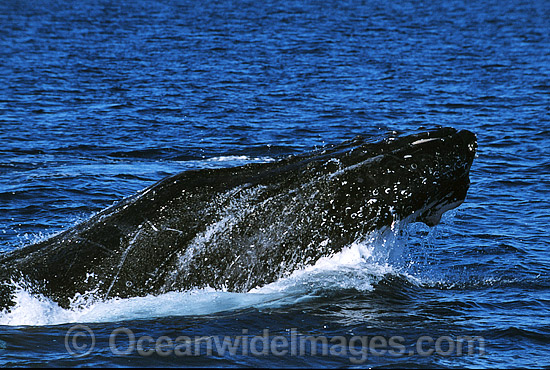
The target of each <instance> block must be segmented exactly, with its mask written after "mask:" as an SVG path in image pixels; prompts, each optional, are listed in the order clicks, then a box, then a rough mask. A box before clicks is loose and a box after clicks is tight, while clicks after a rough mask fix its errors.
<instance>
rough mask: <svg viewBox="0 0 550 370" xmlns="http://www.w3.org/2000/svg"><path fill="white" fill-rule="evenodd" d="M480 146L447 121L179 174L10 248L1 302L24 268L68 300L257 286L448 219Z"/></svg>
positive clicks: (4, 258)
mask: <svg viewBox="0 0 550 370" xmlns="http://www.w3.org/2000/svg"><path fill="white" fill-rule="evenodd" d="M476 148H477V143H476V137H475V135H474V134H473V133H471V132H469V131H465V130H462V131H457V130H455V129H453V128H440V129H436V130H432V131H427V132H422V133H416V134H413V135H409V136H401V137H392V138H387V139H384V140H382V141H381V142H376V143H372V142H367V141H366V140H364V139H362V138H360V137H357V138H355V139H353V140H350V141H347V142H344V143H342V144H340V145H336V146H328V147H324V148H322V149H320V150H316V151H313V152H311V153H308V154H302V155H296V156H290V157H286V158H282V159H280V160H278V161H275V162H269V163H251V164H247V165H244V166H240V167H232V168H220V169H201V170H191V171H185V172H182V173H179V174H176V175H174V176H171V177H168V178H165V179H163V180H161V181H159V182H157V183H156V184H154V185H152V186H150V187H148V188H146V189H144V190H143V191H141V192H139V193H137V194H135V195H134V196H131V197H129V198H126V199H124V200H122V201H120V202H119V203H118V204H115V205H114V206H111V207H109V208H107V209H105V210H103V211H101V212H99V213H98V214H96V215H94V216H93V217H92V218H90V219H89V220H87V221H85V222H82V223H81V224H78V225H76V226H74V227H72V228H70V229H68V230H66V231H64V232H61V233H60V234H57V235H55V236H53V237H51V238H49V239H47V240H44V241H42V242H39V243H37V244H33V245H29V246H26V247H23V248H20V249H16V250H14V251H11V252H9V253H4V254H2V255H0V282H1V284H2V287H1V289H0V308H1V307H2V306H3V307H8V306H10V305H12V304H13V286H12V283H13V282H14V281H18V280H21V279H22V280H24V281H26V282H32V285H33V287H34V288H33V289H35V291H36V292H37V293H40V294H43V295H45V296H47V297H50V298H51V299H52V300H54V301H56V302H58V303H59V304H60V305H61V306H65V307H66V306H68V305H69V303H70V299H71V298H73V297H74V296H75V295H76V294H77V293H81V294H84V293H85V292H90V291H94V292H95V293H94V294H95V296H96V297H99V298H101V299H106V298H111V297H121V298H126V297H134V296H144V295H147V294H161V293H165V292H169V291H180V290H188V289H192V288H201V287H206V286H209V287H213V288H216V289H225V290H229V291H238V292H246V291H248V290H250V289H252V288H254V287H257V286H262V285H265V284H267V283H270V282H273V281H275V280H277V279H279V278H281V277H284V276H288V275H289V274H290V273H292V272H293V271H294V270H296V269H299V268H301V267H304V266H306V265H310V264H313V263H315V262H316V261H317V260H318V259H319V258H320V257H322V256H328V255H331V254H334V253H336V252H339V251H340V250H341V249H342V248H343V247H345V246H346V245H349V244H350V243H352V242H353V241H355V240H357V239H360V238H361V237H364V236H365V235H367V234H369V233H370V232H372V231H374V230H378V229H383V228H386V227H391V226H392V225H393V223H394V222H396V221H399V220H404V219H407V220H408V221H410V222H414V221H421V222H424V223H426V224H427V225H430V226H432V225H435V224H437V223H438V222H439V220H440V218H441V215H442V214H443V213H444V212H445V211H447V210H449V209H452V208H455V207H457V206H458V205H460V204H461V203H462V202H463V201H464V199H465V197H466V193H467V190H468V187H469V183H470V182H469V170H470V167H471V165H472V161H473V159H474V157H475V152H476Z"/></svg>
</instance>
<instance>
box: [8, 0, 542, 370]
mask: <svg viewBox="0 0 550 370" xmlns="http://www.w3.org/2000/svg"><path fill="white" fill-rule="evenodd" d="M0 24H1V25H2V26H1V27H0V77H1V79H0V81H1V82H0V144H1V145H0V251H1V252H7V251H10V250H12V249H14V248H18V247H21V246H24V245H27V244H30V243H32V242H35V241H38V240H42V239H44V238H46V237H47V236H48V235H53V234H55V233H57V232H60V231H62V230H64V229H66V228H68V227H71V226H72V225H74V224H76V223H78V222H79V221H82V220H84V219H87V218H88V217H90V216H91V215H92V214H94V213H96V212H98V211H99V210H101V209H103V208H105V207H107V206H109V205H111V204H113V203H114V202H116V201H119V200H120V199H122V198H124V197H127V196H130V195H132V194H133V193H135V192H136V191H138V190H141V189H143V188H145V187H146V186H149V185H151V184H153V183H154V182H155V181H157V180H160V179H162V178H163V177H165V176H167V175H170V174H174V173H177V172H180V171H184V170H188V169H196V168H205V167H225V166H234V165H241V164H244V163H248V162H252V161H269V160H274V159H276V158H278V157H280V156H284V155H289V154H297V153H303V152H305V151H308V150H311V149H314V148H318V147H320V146H322V145H326V144H337V143H340V142H341V141H343V140H346V139H350V138H352V137H354V136H355V135H358V134H361V135H363V136H366V137H368V138H369V139H372V140H373V141H375V140H378V139H380V138H383V137H385V136H387V135H388V134H389V133H392V132H394V131H396V132H398V133H402V134H406V133H408V132H411V131H416V130H418V129H419V128H420V127H425V128H431V127H435V126H437V125H442V126H453V127H455V128H457V129H468V130H471V131H473V132H475V133H476V134H477V136H478V144H479V151H478V157H477V158H476V160H475V162H474V165H473V167H472V170H471V181H472V185H471V187H470V190H469V194H468V197H467V200H466V202H465V203H464V204H463V205H461V206H460V207H459V208H458V209H457V210H455V211H451V212H449V213H448V214H447V215H446V216H445V217H444V219H443V221H442V223H441V224H440V225H438V226H437V227H436V228H435V229H429V228H427V227H425V226H421V225H409V226H406V227H405V228H404V230H402V232H401V233H399V234H398V235H397V234H396V235H393V236H390V237H387V236H380V235H379V236H378V239H376V238H375V239H376V240H372V241H371V242H369V243H366V244H364V245H352V246H350V247H349V249H348V250H346V251H345V252H343V253H342V254H340V255H338V256H335V257H333V258H331V259H328V260H324V261H322V263H320V264H318V265H316V266H313V267H311V268H310V269H307V270H306V271H299V272H297V273H296V274H295V275H293V276H291V277H290V278H288V279H286V280H284V281H278V282H275V283H273V284H270V285H269V286H267V287H262V288H258V289H257V290H254V291H252V292H250V293H245V294H236V293H229V292H220V291H212V290H200V291H192V292H182V293H174V294H168V295H165V296H161V297H143V298H141V299H135V300H132V299H128V300H113V301H109V302H99V303H97V302H96V303H93V304H90V305H88V306H80V307H79V308H76V306H75V308H74V309H71V310H64V309H61V308H59V307H58V306H56V305H55V304H54V303H53V302H50V301H48V300H46V299H42V298H40V297H32V296H29V294H28V293H27V292H26V291H25V290H24V289H23V290H22V291H21V292H20V293H19V295H18V303H19V306H18V308H17V309H16V310H14V311H13V312H4V313H1V314H0V365H1V366H5V365H16V366H17V365H18V366H54V365H57V366H88V365H96V366H107V365H113V366H135V365H143V366H159V365H163V366H238V367H246V366H262V367H312V366H315V367H336V366H338V367H348V366H349V367H353V366H371V367H388V366H389V367H391V366H405V367H449V368H455V367H460V368H462V367H468V368H474V367H475V368H483V367H549V366H550V361H549V356H548V353H549V352H548V344H549V343H550V257H549V256H548V250H549V247H550V243H549V242H548V226H549V224H550V211H549V209H550V190H549V189H550V176H549V175H550V159H549V158H550V2H547V1H521V0H504V1H502V0H500V1H496V0H480V1H471V2H470V1H460V0H444V1H438V2H417V1H396V2H382V1H370V0H367V1H352V0H343V1H338V2H319V1H279V2H276V1H262V2H253V1H229V0H222V1H212V2H207V3H204V2H196V1H183V0H182V1H175V0H174V1H168V0H166V1H143V0H135V1H118V2H114V1H79V2H69V1H61V0H59V1H57V0H49V1H39V0H36V1H30V0H29V1H27V0H22V1H15V0H13V1H12V0H7V1H3V2H2V3H1V4H0ZM382 239H385V240H382ZM82 307H84V308H82ZM75 324H85V325H86V326H87V327H88V328H89V329H90V330H92V331H93V333H94V336H95V347H94V349H93V351H91V353H90V354H89V355H87V356H82V357H78V356H74V355H72V354H71V353H70V351H69V350H68V349H67V348H66V346H65V339H66V335H67V333H68V331H69V330H70V329H71V328H72V327H73V326H74V325H75ZM120 327H126V328H129V329H131V330H132V331H133V332H135V335H136V337H141V336H143V335H149V336H151V337H152V338H159V337H161V336H167V337H170V338H177V337H178V336H189V337H194V336H202V337H210V338H212V337H219V336H221V337H223V336H232V337H236V336H239V335H245V336H246V335H248V336H260V335H262V333H263V330H264V329H268V330H269V333H270V335H271V336H284V337H289V336H290V335H292V333H293V331H294V330H295V331H296V332H298V333H300V335H315V336H326V337H329V338H334V337H337V336H344V337H346V338H351V337H352V336H368V337H374V336H380V337H384V338H390V337H392V336H400V337H403V338H404V343H405V347H406V349H407V353H408V351H409V349H415V340H416V339H417V338H419V337H421V336H430V337H432V338H439V337H449V338H453V339H456V338H458V337H461V336H479V337H482V338H483V339H484V341H485V342H484V343H485V350H484V351H483V353H478V352H476V353H474V354H472V355H456V354H451V355H444V354H440V353H439V354H438V353H436V354H433V355H430V356H427V355H419V354H414V355H403V356H392V355H391V354H389V353H385V354H384V355H376V354H375V355H372V354H371V355H370V356H369V357H368V358H367V359H365V360H364V361H362V362H361V363H354V362H352V361H350V357H353V356H350V354H349V353H347V354H346V353H344V354H342V353H330V354H329V355H318V354H317V355H311V353H309V354H307V353H306V354H304V355H292V354H287V355H276V354H273V353H272V354H269V355H266V356H255V355H250V354H248V355H246V354H243V349H242V348H241V349H240V352H239V353H237V354H225V355H219V354H215V353H214V354H211V355H208V354H204V355H200V356H191V355H187V356H178V355H176V354H175V353H171V354H170V355H169V356H162V355H159V354H153V355H151V356H143V355H141V354H139V353H137V352H135V351H134V352H132V353H131V354H129V355H116V354H114V353H113V351H112V350H111V348H110V346H109V337H110V335H111V333H112V332H113V330H115V329H116V328H120ZM79 343H80V342H79ZM83 343H84V342H81V343H80V344H83ZM84 344H85V343H84ZM425 348H428V345H426V346H425ZM335 352H336V351H335Z"/></svg>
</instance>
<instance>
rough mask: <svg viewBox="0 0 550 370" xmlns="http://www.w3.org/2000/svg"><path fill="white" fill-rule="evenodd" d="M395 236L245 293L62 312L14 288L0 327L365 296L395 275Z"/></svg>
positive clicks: (89, 303) (82, 302) (90, 304)
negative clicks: (351, 292)
mask: <svg viewBox="0 0 550 370" xmlns="http://www.w3.org/2000/svg"><path fill="white" fill-rule="evenodd" d="M396 235H397V233H394V232H391V231H390V230H388V232H386V233H375V236H373V237H371V238H369V239H368V240H365V241H362V242H356V243H353V244H351V245H349V246H348V247H346V248H344V249H343V250H342V251H341V252H339V253H336V254H335V255H333V256H329V257H322V258H321V259H319V260H318V261H317V262H316V263H315V264H314V265H312V266H307V267H305V268H303V269H300V270H297V271H294V272H293V273H292V274H290V275H289V276H287V277H284V278H281V279H279V280H277V281H275V282H273V283H271V284H268V285H265V286H262V287H258V288H255V289H252V290H251V291H250V292H248V293H233V292H226V291H219V290H214V289H210V288H207V289H196V290H192V291H187V292H170V293H165V294H161V295H159V296H153V295H149V296H146V297H134V298H126V299H120V298H113V299H109V300H107V301H99V302H98V301H97V300H94V299H93V294H92V295H88V296H87V297H82V296H81V297H75V299H74V301H73V304H72V306H71V308H69V309H65V308H62V307H60V306H59V305H58V304H57V303H55V302H53V301H51V300H50V299H48V298H45V297H43V296H39V295H32V294H30V293H29V292H28V291H27V290H26V289H24V288H22V287H19V288H18V289H17V291H16V299H15V301H16V305H15V306H14V307H13V308H12V309H11V310H10V311H3V312H0V325H10V326H11V325H15V326H21V325H31V326H41V325H58V324H65V323H90V322H115V321H123V320H138V319H151V318H158V317H167V316H197V315H209V314H214V313H219V312H224V311H234V310H239V309H244V308H250V307H256V308H258V309H263V308H276V307H281V306H285V305H292V304H296V303H297V302H300V301H303V300H309V299H313V298H315V297H318V296H319V295H322V294H323V293H325V292H327V291H335V290H342V289H355V290H358V291H371V290H372V289H374V285H375V284H376V283H377V282H378V281H380V280H381V279H382V278H383V277H384V276H385V275H387V274H392V273H399V272H400V271H398V270H399V268H397V267H395V265H394V264H393V262H394V261H392V257H391V256H392V250H394V249H395V248H396V247H398V249H399V248H400V247H399V244H401V241H400V240H396V238H397V239H399V237H397V236H396ZM85 298H87V299H85ZM90 298H92V299H90Z"/></svg>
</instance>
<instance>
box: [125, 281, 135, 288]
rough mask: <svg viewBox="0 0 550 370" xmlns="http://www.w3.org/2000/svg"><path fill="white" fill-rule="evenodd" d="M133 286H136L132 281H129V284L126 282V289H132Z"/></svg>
mask: <svg viewBox="0 0 550 370" xmlns="http://www.w3.org/2000/svg"><path fill="white" fill-rule="evenodd" d="M132 285H134V284H132V282H131V281H127V282H126V288H131V287H132Z"/></svg>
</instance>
